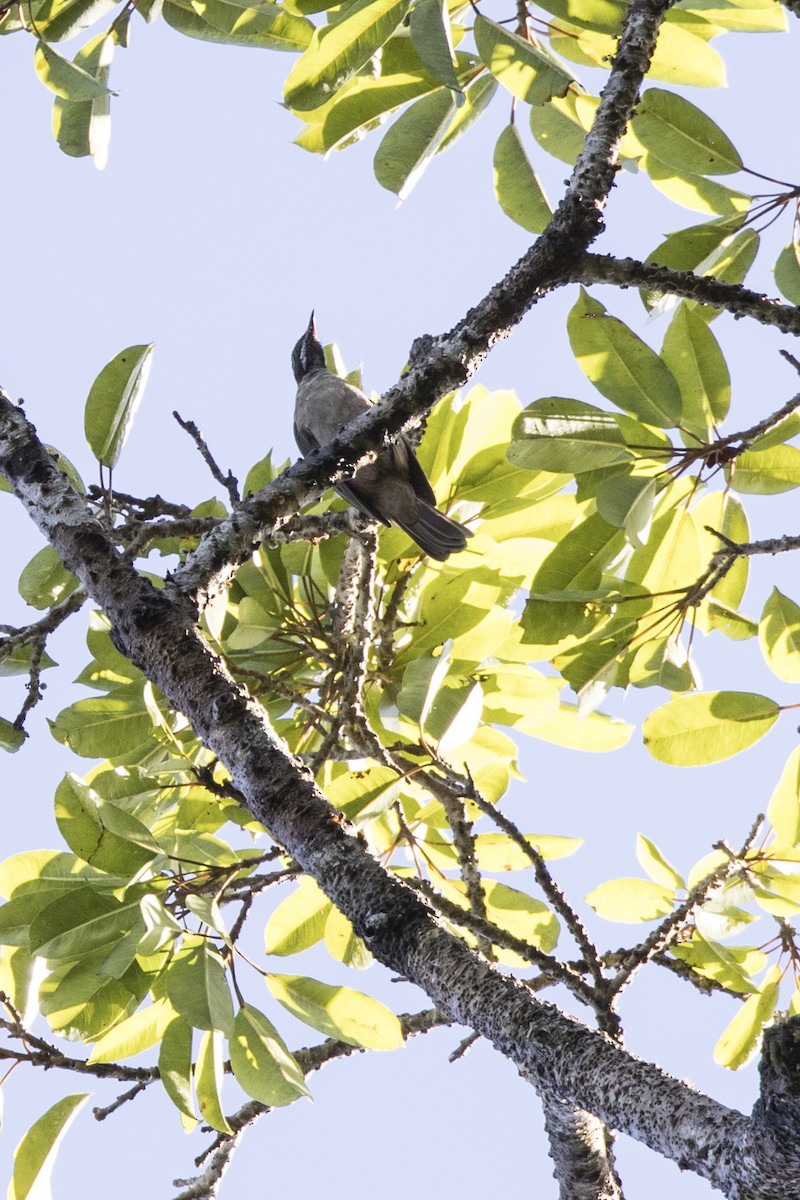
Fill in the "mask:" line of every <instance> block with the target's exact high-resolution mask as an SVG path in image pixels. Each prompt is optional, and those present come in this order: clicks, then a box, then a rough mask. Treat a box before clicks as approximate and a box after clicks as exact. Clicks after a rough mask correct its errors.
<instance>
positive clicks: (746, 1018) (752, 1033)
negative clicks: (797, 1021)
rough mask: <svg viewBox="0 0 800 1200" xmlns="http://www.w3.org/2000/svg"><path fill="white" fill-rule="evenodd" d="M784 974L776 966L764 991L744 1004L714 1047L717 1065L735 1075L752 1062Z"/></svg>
mask: <svg viewBox="0 0 800 1200" xmlns="http://www.w3.org/2000/svg"><path fill="white" fill-rule="evenodd" d="M781 975H782V970H781V968H780V967H779V966H778V965H777V964H775V965H774V966H772V967H770V969H769V971H768V972H767V975H766V978H765V979H764V983H763V984H762V986H761V990H760V991H759V992H757V993H756V994H755V995H754V996H749V997H748V998H747V1000H745V1002H744V1004H743V1005H742V1007H741V1008H740V1009H739V1011H738V1012H737V1014H736V1016H735V1017H734V1018H733V1020H732V1021H731V1022H730V1024H729V1025H728V1027H727V1029H726V1030H725V1032H724V1033H723V1034H722V1036H721V1037H720V1039H719V1041H718V1042H717V1044H716V1046H715V1047H714V1062H715V1063H717V1064H718V1065H719V1066H721V1067H729V1068H730V1069H731V1070H732V1071H735V1070H736V1069H737V1068H738V1067H742V1066H744V1064H745V1063H746V1062H747V1061H748V1060H749V1059H750V1058H751V1056H752V1055H753V1053H754V1052H755V1050H756V1048H757V1046H758V1043H759V1041H760V1039H761V1032H762V1030H763V1028H764V1026H765V1024H766V1023H767V1021H769V1019H770V1017H771V1016H772V1014H773V1013H774V1011H775V1007H776V1005H777V1003H778V987H779V985H780V981H781Z"/></svg>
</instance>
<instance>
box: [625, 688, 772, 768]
mask: <svg viewBox="0 0 800 1200" xmlns="http://www.w3.org/2000/svg"><path fill="white" fill-rule="evenodd" d="M779 712H780V709H779V707H778V705H777V704H776V703H775V701H774V700H770V699H768V697H766V696H758V695H756V694H755V693H753V692H700V693H697V694H695V695H692V696H678V697H676V698H675V699H674V700H670V701H668V703H667V704H664V705H662V706H661V708H657V709H656V710H655V711H654V712H652V713H651V714H650V716H649V717H648V718H647V719H646V721H645V722H644V726H643V735H644V744H645V746H647V749H648V750H649V751H650V753H651V754H652V755H653V757H654V758H657V759H658V760H659V762H665V763H671V764H672V765H673V766H676V767H696V766H702V765H704V764H706V763H712V762H721V761H722V760H723V759H725V758H731V757H732V755H734V754H739V753H740V752H741V751H742V750H746V749H747V748H748V747H749V746H752V745H754V744H755V742H757V741H759V740H760V739H761V738H762V737H763V736H764V734H765V733H767V732H768V731H769V730H770V729H771V728H772V726H773V725H774V724H775V721H776V720H777V718H778V714H779Z"/></svg>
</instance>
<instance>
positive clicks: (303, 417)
mask: <svg viewBox="0 0 800 1200" xmlns="http://www.w3.org/2000/svg"><path fill="white" fill-rule="evenodd" d="M368 408H369V401H368V400H367V398H366V396H365V395H364V393H363V392H360V391H359V390H358V388H356V387H353V385H352V384H350V383H347V382H346V380H344V379H339V378H338V377H337V376H336V375H332V374H331V373H330V371H314V372H312V373H311V374H310V375H307V376H306V377H305V379H303V381H302V382H301V384H300V386H299V387H298V389H297V399H296V402H295V417H296V420H297V424H298V425H299V426H301V427H302V428H304V429H308V430H310V431H311V433H313V435H314V437H315V438H316V439H317V441H318V442H319V444H320V446H324V445H325V444H326V443H327V442H329V441H331V440H332V438H334V437H336V435H337V433H339V432H340V431H341V430H342V429H343V428H344V426H345V425H348V424H349V423H350V421H354V420H355V418H356V417H358V416H360V415H361V413H363V412H365V411H366V410H367V409H368Z"/></svg>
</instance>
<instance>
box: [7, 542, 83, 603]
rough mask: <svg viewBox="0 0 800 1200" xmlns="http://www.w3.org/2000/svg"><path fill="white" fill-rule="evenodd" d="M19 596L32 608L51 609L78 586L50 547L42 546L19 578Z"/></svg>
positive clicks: (76, 581)
mask: <svg viewBox="0 0 800 1200" xmlns="http://www.w3.org/2000/svg"><path fill="white" fill-rule="evenodd" d="M17 586H18V588H19V594H20V596H22V599H23V600H24V601H25V602H26V604H30V605H31V607H32V608H39V609H43V608H52V607H53V605H54V604H58V603H60V601H61V600H66V598H67V596H70V595H71V594H72V593H73V592H74V591H75V590H76V589H77V588H78V587H79V586H80V585H79V583H78V580H77V579H76V578H75V576H74V575H73V574H72V572H71V571H68V570H67V568H66V567H65V566H64V564H63V563H62V561H61V559H60V558H59V557H58V554H56V552H55V550H54V549H53V547H52V546H43V547H42V549H41V550H39V551H38V552H37V553H36V554H34V556H33V558H32V559H31V561H30V562H29V563H28V565H27V566H26V567H23V569H22V574H21V575H20V577H19V584H18V585H17Z"/></svg>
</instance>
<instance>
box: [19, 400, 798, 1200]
mask: <svg viewBox="0 0 800 1200" xmlns="http://www.w3.org/2000/svg"><path fill="white" fill-rule="evenodd" d="M0 469H2V470H3V471H4V473H5V474H6V476H7V477H8V478H9V480H10V481H11V482H12V485H13V487H14V490H15V492H16V494H17V495H18V497H19V498H20V500H21V501H22V503H23V504H24V505H25V507H26V508H27V510H28V512H29V514H30V515H31V517H32V519H33V520H34V521H35V522H36V523H37V525H38V527H39V528H40V529H41V530H42V532H43V533H44V534H45V536H46V537H48V539H49V540H50V541H51V542H52V544H53V545H54V547H55V549H56V551H57V552H58V554H59V555H60V557H61V558H62V560H63V561H64V562H65V564H66V565H67V567H68V568H69V569H70V570H72V571H73V572H74V573H75V574H76V575H77V576H78V578H79V579H80V580H81V582H82V583H83V585H84V586H85V587H86V589H87V591H88V592H89V593H90V594H91V596H92V597H93V599H94V600H95V601H96V602H97V603H98V604H100V606H101V607H102V608H103V609H104V611H105V612H106V614H107V616H108V617H109V619H110V621H111V623H112V626H113V633H114V640H115V642H116V644H117V645H118V646H119V647H120V648H121V649H122V650H123V652H124V653H126V654H127V655H128V657H129V658H130V659H131V660H132V661H133V662H134V663H135V664H136V665H137V666H140V667H141V668H143V669H144V670H146V672H147V674H148V676H149V678H150V679H151V680H152V681H153V682H154V683H155V684H157V686H159V687H160V688H161V690H162V691H163V693H164V695H165V696H166V697H167V699H168V700H169V702H170V703H171V704H172V705H173V706H174V707H175V708H176V709H177V710H178V711H180V712H182V713H184V714H185V715H186V716H187V717H188V718H189V720H190V721H191V723H192V725H193V727H194V729H195V732H196V733H197V734H198V736H199V737H200V738H201V739H202V740H203V741H204V743H205V744H206V745H207V746H208V747H209V748H210V749H211V751H212V752H213V753H214V754H216V755H217V757H218V758H219V760H220V761H221V762H222V763H223V764H224V765H225V766H226V768H227V769H228V771H229V772H230V774H231V778H232V781H233V784H234V786H235V787H237V788H238V790H239V791H240V792H241V794H242V796H243V797H245V800H246V803H247V806H248V808H249V810H250V812H251V813H252V814H253V815H254V816H255V817H256V818H257V819H258V820H260V821H261V822H262V823H263V824H264V825H265V826H266V827H267V828H268V829H269V830H270V833H271V834H272V836H273V838H274V839H275V840H276V841H277V842H279V843H280V844H281V845H283V846H284V847H285V848H286V850H287V852H288V853H290V854H291V855H292V856H293V858H294V859H295V860H296V861H297V862H298V863H299V864H300V866H301V867H302V868H303V869H304V870H305V871H307V872H308V873H309V874H311V875H312V876H313V877H314V878H315V879H316V880H317V882H318V883H319V884H320V886H321V887H322V889H323V890H324V891H325V892H326V894H327V895H328V896H329V897H330V899H331V900H333V902H334V903H335V904H336V905H337V907H338V908H339V909H340V910H341V911H342V912H343V913H344V914H345V915H346V916H347V917H348V918H349V919H350V920H351V922H352V924H353V927H354V929H355V932H356V934H357V935H358V936H360V937H362V938H363V939H364V940H365V942H366V943H367V945H368V947H369V949H370V950H371V951H372V953H373V954H374V955H375V956H376V957H377V958H378V959H379V960H380V961H381V962H383V963H384V964H385V965H386V966H388V967H389V968H390V969H391V970H393V971H395V972H396V973H398V974H400V975H402V976H404V977H406V978H408V979H410V980H412V981H413V982H415V983H417V984H418V985H419V986H420V987H421V988H422V989H423V990H424V991H425V992H426V993H427V994H428V996H429V997H430V998H431V1000H432V1002H433V1003H434V1004H435V1005H436V1006H437V1007H440V1008H442V1009H443V1010H444V1011H445V1012H447V1013H448V1014H449V1015H450V1017H451V1018H452V1019H453V1020H454V1021H457V1022H459V1023H460V1024H464V1025H467V1026H470V1027H471V1028H473V1029H475V1030H476V1031H478V1032H480V1033H481V1034H483V1035H484V1036H485V1037H487V1038H488V1039H489V1040H490V1041H491V1042H492V1043H493V1044H494V1045H495V1047H496V1048H497V1049H498V1050H499V1051H500V1052H501V1053H502V1054H504V1055H505V1056H506V1057H508V1058H509V1059H510V1060H511V1061H512V1062H514V1063H515V1064H516V1065H517V1066H518V1067H519V1069H521V1070H523V1071H525V1072H527V1073H529V1074H530V1075H531V1077H532V1078H534V1079H535V1080H536V1082H537V1086H538V1087H539V1088H540V1089H542V1090H544V1091H546V1092H547V1093H548V1094H551V1095H553V1096H555V1097H559V1098H561V1099H563V1100H565V1101H567V1102H568V1103H570V1104H573V1105H575V1106H576V1107H578V1108H580V1109H584V1110H586V1111H589V1112H593V1113H594V1115H595V1116H597V1117H599V1118H600V1119H601V1120H603V1121H605V1122H607V1123H608V1124H609V1125H611V1126H612V1127H613V1128H616V1129H619V1130H621V1131H624V1132H627V1133H629V1134H630V1135H631V1136H633V1137H635V1138H637V1139H638V1140H641V1141H643V1142H645V1143H646V1144H647V1145H649V1146H650V1147H651V1148H652V1149H654V1150H656V1151H657V1152H659V1153H661V1154H663V1155H665V1156H666V1157H669V1158H672V1159H673V1160H675V1161H678V1162H680V1163H681V1165H682V1166H683V1167H684V1168H686V1169H690V1170H694V1171H696V1172H697V1173H699V1174H700V1175H702V1176H703V1177H704V1178H707V1179H709V1180H711V1182H712V1183H713V1184H714V1186H716V1187H718V1188H720V1189H721V1190H722V1191H724V1192H726V1193H728V1194H729V1195H731V1196H736V1197H737V1198H738V1197H744V1196H748V1197H752V1200H761V1198H762V1197H763V1198H766V1197H770V1196H772V1195H773V1194H774V1180H773V1179H772V1178H771V1177H770V1176H769V1174H768V1172H767V1167H768V1163H765V1162H762V1161H761V1160H760V1159H759V1158H758V1157H756V1156H755V1153H754V1155H753V1156H751V1157H750V1158H748V1157H747V1156H743V1155H742V1153H741V1149H740V1147H741V1145H742V1143H743V1140H744V1139H745V1137H746V1136H747V1133H748V1129H749V1121H748V1120H747V1118H746V1117H744V1116H743V1115H742V1114H740V1113H737V1112H735V1111H733V1110H731V1109H728V1108H726V1107H725V1106H724V1105H720V1104H718V1103H716V1102H715V1101H713V1100H711V1099H710V1098H708V1097H706V1096H701V1095H699V1094H698V1093H696V1092H694V1091H693V1090H692V1089H691V1088H690V1087H688V1086H687V1085H686V1084H684V1083H681V1082H680V1081H679V1080H676V1079H672V1078H670V1077H669V1076H668V1075H666V1074H665V1073H664V1072H662V1071H660V1070H659V1069H658V1068H657V1067H655V1066H654V1065H651V1064H649V1063H645V1062H641V1061H640V1060H638V1059H637V1058H635V1057H634V1056H633V1055H631V1054H628V1053H627V1052H626V1051H624V1050H621V1049H620V1048H618V1047H617V1046H615V1045H614V1044H613V1043H612V1042H610V1041H609V1040H608V1039H607V1038H605V1037H604V1036H603V1035H602V1034H599V1033H595V1032H593V1031H592V1030H590V1029H587V1028H586V1027H585V1026H583V1025H581V1024H580V1023H579V1022H578V1021H575V1020H573V1019H572V1018H570V1017H567V1016H564V1015H563V1014H561V1013H560V1012H559V1011H558V1010H557V1009H555V1008H553V1007H551V1006H550V1005H547V1004H544V1003H541V1002H539V1001H537V1000H536V999H535V997H533V996H532V995H531V994H530V992H529V991H528V989H526V988H525V987H524V985H522V984H520V983H519V982H518V981H517V980H515V979H512V978H508V977H506V976H504V975H502V974H501V973H500V972H499V971H498V970H497V969H496V968H495V967H494V966H492V965H491V964H487V963H485V962H483V961H481V960H480V959H479V958H478V957H477V956H476V955H474V954H473V953H472V952H471V951H470V950H469V949H468V948H467V947H466V946H465V945H464V943H463V942H461V941H460V940H459V939H458V938H456V937H454V936H453V935H452V934H450V933H448V932H447V931H446V930H445V929H443V928H442V927H441V926H440V925H439V924H438V922H437V921H436V919H435V918H434V916H433V915H432V913H431V911H430V909H429V908H428V907H427V905H426V904H425V903H424V902H423V901H422V900H421V899H420V898H419V897H418V896H417V895H415V894H414V892H413V891H412V890H411V889H410V888H408V887H406V886H404V885H403V883H402V882H400V881H399V880H398V879H396V878H395V877H393V876H392V875H390V874H389V873H388V872H387V871H385V870H384V869H383V868H382V867H381V866H380V865H379V864H378V863H377V862H375V860H374V859H372V858H371V857H370V855H369V854H368V853H367V852H366V850H365V848H364V846H363V845H362V844H361V842H360V841H359V840H358V838H356V837H354V836H352V835H350V834H349V832H348V831H347V830H346V829H345V828H344V827H343V825H342V822H341V818H340V817H339V816H338V814H336V813H334V812H333V810H332V809H331V808H330V807H329V806H328V804H327V803H326V801H325V798H324V797H323V796H322V795H321V794H320V793H319V791H318V790H317V788H316V787H315V785H314V783H313V781H312V780H311V779H310V778H308V777H307V776H306V775H305V774H304V773H303V771H302V769H301V768H299V767H298V764H297V763H296V762H294V761H293V760H292V758H291V756H290V755H289V754H288V752H287V751H286V748H285V746H284V745H283V744H282V743H281V742H280V740H279V739H278V738H277V737H276V735H275V734H274V732H273V730H272V729H271V727H270V725H269V723H268V721H267V719H266V716H265V714H264V712H263V710H262V709H261V707H260V706H259V705H258V704H257V703H256V702H255V701H254V700H253V699H252V698H251V697H249V696H247V695H246V694H245V693H244V692H243V690H242V689H241V688H240V687H239V686H238V685H237V684H236V683H235V681H234V680H232V679H231V677H230V676H229V675H228V672H227V671H226V670H225V667H224V664H223V663H222V662H221V660H220V659H219V658H218V657H216V656H215V655H214V654H213V653H212V652H211V650H210V648H209V647H208V645H207V644H206V643H205V642H204V641H203V639H202V637H201V636H200V634H199V633H198V631H197V630H196V628H195V626H194V624H193V621H192V613H191V611H190V606H189V604H188V603H186V602H181V601H180V600H179V599H178V598H177V597H174V596H172V597H170V596H169V595H168V594H166V593H165V592H164V591H163V590H162V591H156V589H155V588H153V587H152V585H151V584H150V583H149V581H148V580H146V579H144V578H142V577H140V576H138V575H137V574H136V572H135V571H134V570H133V568H132V567H131V566H130V564H129V563H127V562H126V561H125V560H124V559H123V558H122V556H121V555H120V554H119V553H118V551H117V550H116V549H115V547H114V546H113V545H112V544H111V542H110V540H109V538H108V536H107V535H106V533H105V531H104V530H103V528H102V526H101V525H100V523H99V522H98V521H97V520H96V519H95V518H94V517H92V516H91V514H90V513H88V511H87V510H86V508H85V507H84V505H83V502H82V501H81V499H80V498H79V497H78V496H77V495H76V493H75V492H74V491H72V489H71V488H70V486H69V484H68V483H67V481H66V480H65V479H64V477H63V475H62V474H61V473H60V472H59V471H58V468H57V467H56V466H55V465H54V464H53V463H52V461H51V459H50V458H49V456H48V454H47V452H46V451H45V450H44V449H43V447H42V446H41V444H40V443H39V442H38V439H37V438H36V436H35V433H34V431H33V429H32V427H31V426H30V425H29V424H28V422H27V420H26V418H25V416H24V414H23V413H22V412H21V411H20V410H19V409H17V408H15V406H14V405H13V404H11V403H10V401H8V400H7V398H5V397H2V396H0ZM753 1149H754V1152H755V1151H757V1150H758V1146H755V1147H754V1148H753ZM784 1185H785V1180H784ZM783 1196H784V1198H785V1200H798V1198H800V1169H797V1170H796V1172H795V1176H794V1182H792V1183H790V1184H789V1185H788V1186H787V1185H785V1186H784V1190H783Z"/></svg>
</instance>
